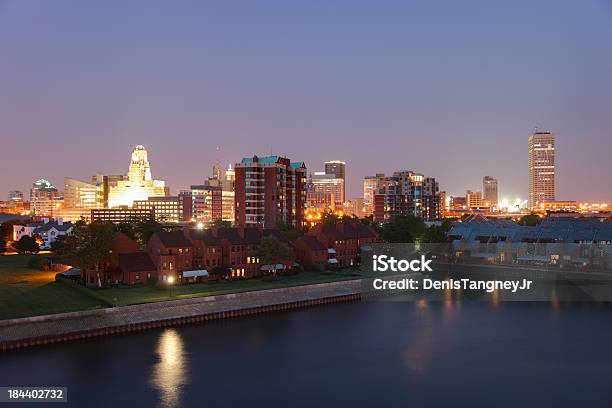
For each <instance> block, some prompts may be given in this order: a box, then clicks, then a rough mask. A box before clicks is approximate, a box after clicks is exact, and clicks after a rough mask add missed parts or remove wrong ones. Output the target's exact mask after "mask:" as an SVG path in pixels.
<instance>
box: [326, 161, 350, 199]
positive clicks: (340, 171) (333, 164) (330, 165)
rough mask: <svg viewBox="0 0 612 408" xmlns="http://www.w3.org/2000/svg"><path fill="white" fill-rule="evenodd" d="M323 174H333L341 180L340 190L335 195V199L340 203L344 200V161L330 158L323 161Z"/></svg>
mask: <svg viewBox="0 0 612 408" xmlns="http://www.w3.org/2000/svg"><path fill="white" fill-rule="evenodd" d="M325 174H327V175H334V176H335V177H336V178H337V179H341V180H342V191H341V194H340V195H339V196H337V197H336V201H337V202H338V203H340V205H342V204H344V202H345V201H346V163H345V162H343V161H340V160H330V161H326V162H325Z"/></svg>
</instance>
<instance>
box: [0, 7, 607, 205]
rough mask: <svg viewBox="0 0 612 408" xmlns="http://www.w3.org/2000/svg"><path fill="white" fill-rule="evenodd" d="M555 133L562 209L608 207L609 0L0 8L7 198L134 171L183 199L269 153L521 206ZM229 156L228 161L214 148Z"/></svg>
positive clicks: (0, 120) (1, 179)
mask: <svg viewBox="0 0 612 408" xmlns="http://www.w3.org/2000/svg"><path fill="white" fill-rule="evenodd" d="M534 126H539V127H540V129H543V130H552V131H554V132H556V133H557V145H558V153H557V157H558V158H557V162H558V171H557V173H558V185H557V187H558V189H557V191H558V193H557V198H558V199H579V200H592V201H593V200H595V201H604V200H607V201H611V202H612V183H611V182H610V175H612V160H611V158H610V153H611V152H612V3H611V2H610V1H607V0H599V1H597V0H594V1H588V0H582V1H574V0H571V1H560V0H550V1H537V2H534V1H527V0H519V1H512V2H490V1H488V0H482V1H461V2H459V1H436V0H433V1H421V2H408V1H359V0H350V1H335V2H329V1H286V0H283V1H261V2H258V1H251V0H249V1H243V2H240V1H232V2H227V1H217V2H204V1H200V2H197V1H193V2H180V1H178V2H175V1H166V2H158V1H151V0H148V1H142V2H138V1H130V2H124V1H100V2H95V3H93V2H79V1H63V0H54V1H31V0H23V1H3V0H0V149H1V151H2V155H1V159H0V162H1V163H2V165H1V168H0V170H1V171H0V195H1V196H2V197H4V196H6V195H7V194H8V191H9V190H11V189H21V190H23V191H24V192H27V191H28V189H29V187H30V186H31V183H32V182H33V181H34V180H36V179H39V178H42V177H44V178H48V179H50V180H51V181H52V182H53V183H55V184H56V185H58V186H61V185H62V179H63V177H64V176H70V177H75V178H81V179H89V177H90V176H91V175H92V174H93V173H95V172H96V171H102V172H105V173H112V174H115V173H124V172H126V171H127V165H128V162H129V157H130V152H131V149H132V148H133V146H134V145H136V144H144V145H145V146H146V148H147V150H148V151H149V155H150V160H151V164H152V171H153V176H154V177H155V178H159V179H163V180H166V181H167V182H168V183H169V184H170V186H171V188H172V192H174V193H176V192H178V190H179V189H181V188H184V187H187V186H189V185H190V184H195V183H199V182H201V181H202V180H203V179H204V178H205V177H208V176H209V175H210V173H211V167H212V165H213V163H214V161H215V159H216V158H218V159H219V160H220V161H221V162H222V163H223V166H224V167H226V166H227V164H228V163H229V162H235V161H238V160H240V159H241V158H242V157H243V156H246V155H253V154H255V153H257V154H260V155H263V154H269V153H270V152H273V153H275V154H283V155H286V156H288V157H290V158H291V159H294V160H303V161H305V162H306V164H307V166H308V168H309V169H310V170H321V169H322V167H323V161H325V160H329V159H341V160H345V161H346V162H347V173H348V174H347V175H348V178H349V180H348V186H347V187H348V194H349V197H354V196H359V195H361V186H362V179H363V176H365V175H369V174H374V173H376V172H386V173H390V172H392V171H393V170H396V169H407V170H415V171H419V172H423V173H425V174H427V175H432V176H434V177H436V178H438V180H439V181H440V186H441V188H442V189H444V190H447V191H449V192H451V193H456V194H463V193H464V192H465V190H466V189H472V190H478V189H480V188H481V180H482V176H483V175H485V174H489V175H492V176H495V177H497V178H498V179H499V183H500V194H501V196H504V197H509V198H511V199H514V198H515V197H519V196H520V197H523V198H526V197H527V187H528V184H527V181H528V180H527V176H528V171H527V170H528V169H527V137H528V135H529V133H530V132H531V130H532V129H533V127H534ZM217 145H218V146H220V148H221V150H220V151H219V152H217V151H216V150H215V146H217Z"/></svg>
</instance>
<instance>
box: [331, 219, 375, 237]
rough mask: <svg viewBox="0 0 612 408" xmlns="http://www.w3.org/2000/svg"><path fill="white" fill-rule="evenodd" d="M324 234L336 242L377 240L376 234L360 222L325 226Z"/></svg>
mask: <svg viewBox="0 0 612 408" xmlns="http://www.w3.org/2000/svg"><path fill="white" fill-rule="evenodd" d="M322 232H323V234H325V235H328V236H330V237H332V238H334V239H336V240H345V239H356V238H376V232H374V230H372V228H370V227H368V226H367V225H365V224H362V223H360V222H345V223H343V224H341V223H336V224H324V225H323V226H322Z"/></svg>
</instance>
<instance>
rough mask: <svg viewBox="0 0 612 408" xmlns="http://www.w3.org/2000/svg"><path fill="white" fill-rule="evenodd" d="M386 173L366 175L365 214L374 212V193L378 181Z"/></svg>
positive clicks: (364, 190)
mask: <svg viewBox="0 0 612 408" xmlns="http://www.w3.org/2000/svg"><path fill="white" fill-rule="evenodd" d="M384 177H385V175H384V174H382V173H377V174H376V175H375V176H366V177H365V178H364V179H363V215H364V216H365V217H368V216H370V215H372V213H373V212H374V194H375V193H376V190H377V187H378V181H379V180H381V179H382V178H384Z"/></svg>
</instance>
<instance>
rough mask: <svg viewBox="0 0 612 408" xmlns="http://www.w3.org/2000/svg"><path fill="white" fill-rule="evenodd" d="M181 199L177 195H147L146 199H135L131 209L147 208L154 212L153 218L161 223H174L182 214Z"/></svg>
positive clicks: (179, 219)
mask: <svg viewBox="0 0 612 408" xmlns="http://www.w3.org/2000/svg"><path fill="white" fill-rule="evenodd" d="M181 204H182V201H181V200H179V198H178V197H177V196H164V197H149V198H148V199H146V200H136V201H134V205H133V206H132V209H134V210H149V211H151V210H152V211H153V212H154V213H155V220H156V221H157V222H161V223H167V222H169V223H176V222H179V221H181V216H182V214H183V209H182V205H181Z"/></svg>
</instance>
